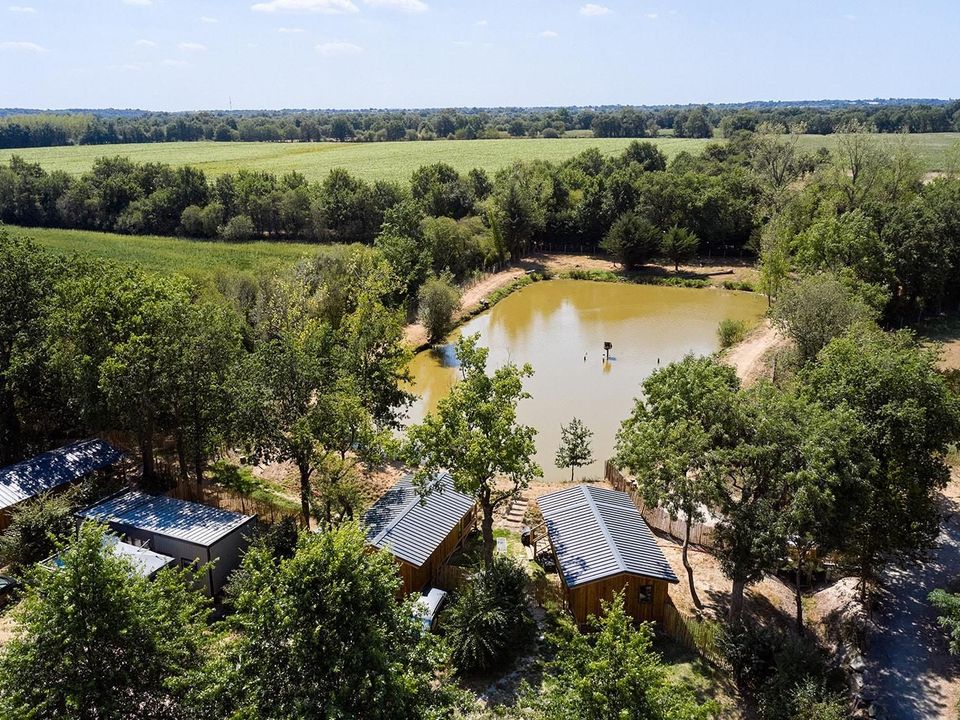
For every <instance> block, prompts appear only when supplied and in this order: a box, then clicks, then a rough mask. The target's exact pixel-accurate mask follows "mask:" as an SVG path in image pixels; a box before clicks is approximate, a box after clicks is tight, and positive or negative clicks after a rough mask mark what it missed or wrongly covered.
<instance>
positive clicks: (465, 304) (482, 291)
mask: <svg viewBox="0 0 960 720" xmlns="http://www.w3.org/2000/svg"><path fill="white" fill-rule="evenodd" d="M525 272H526V269H525V268H523V267H515V268H510V269H508V270H503V271H501V272H498V273H493V274H492V275H487V276H486V277H484V278H482V279H481V280H479V281H478V282H475V283H474V284H473V285H470V286H469V287H467V288H465V289H464V291H463V295H462V296H461V297H460V311H459V312H458V314H457V317H458V318H462V317H465V316H467V315H469V314H470V313H472V312H473V311H474V310H475V309H476V307H477V305H479V304H480V301H481V300H483V299H484V298H485V297H486V296H487V295H489V294H490V293H492V292H493V291H494V290H497V289H499V288H502V287H503V286H504V285H508V284H509V283H511V282H513V281H514V280H516V279H517V278H518V277H520V276H521V275H523V274H524V273H525ZM404 337H405V338H406V341H407V344H408V345H412V346H413V347H415V348H420V347H423V346H424V345H426V343H427V330H426V328H425V327H423V325H421V324H420V323H418V322H417V323H411V324H409V325H407V327H406V328H405V330H404Z"/></svg>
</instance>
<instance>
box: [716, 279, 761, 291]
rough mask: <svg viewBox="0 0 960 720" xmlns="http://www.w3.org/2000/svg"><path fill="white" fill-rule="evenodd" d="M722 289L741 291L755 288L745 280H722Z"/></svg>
mask: <svg viewBox="0 0 960 720" xmlns="http://www.w3.org/2000/svg"><path fill="white" fill-rule="evenodd" d="M723 289H724V290H742V291H743V292H754V291H755V290H756V288H754V287H753V283H751V282H747V281H746V280H724V281H723Z"/></svg>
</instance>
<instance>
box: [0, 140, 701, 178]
mask: <svg viewBox="0 0 960 720" xmlns="http://www.w3.org/2000/svg"><path fill="white" fill-rule="evenodd" d="M630 142H631V140H630V139H627V138H597V139H595V138H559V139H554V140H544V139H532V138H531V139H526V138H524V139H519V140H435V141H432V142H395V143H332V142H331V143H241V142H225V143H216V142H195V143H145V144H136V145H78V146H73V147H51V148H24V149H21V150H0V161H2V162H7V161H8V160H9V158H10V156H11V155H20V156H22V157H23V158H25V159H26V160H29V161H31V162H39V163H41V164H42V165H43V167H44V168H46V169H47V170H65V171H66V172H69V173H74V174H78V173H81V172H84V171H86V170H89V169H90V166H91V165H93V161H94V160H95V159H96V158H98V157H103V156H105V155H106V156H114V155H125V156H127V157H129V158H130V159H132V160H135V161H137V162H164V163H169V164H171V165H194V166H196V167H199V168H202V169H203V170H205V171H206V172H207V173H209V174H210V175H221V174H223V173H227V172H233V171H236V170H239V169H240V168H246V169H248V170H265V171H268V172H272V173H277V174H282V173H285V172H290V171H291V170H296V171H297V172H300V173H303V174H304V175H305V176H306V177H307V178H308V179H310V180H322V179H323V178H324V177H326V175H327V173H329V172H330V170H332V169H333V168H336V167H344V168H347V170H349V171H350V172H351V173H352V174H354V175H357V176H358V177H361V178H363V179H365V180H370V181H373V180H393V181H402V182H406V181H407V180H409V179H410V176H411V175H412V174H413V171H414V170H416V169H417V168H418V167H420V166H421V165H429V164H431V163H436V162H440V161H443V162H446V163H449V164H450V165H452V166H453V167H455V168H456V169H457V170H458V171H460V172H467V171H468V170H471V169H473V168H475V167H480V168H483V169H484V170H486V171H487V172H489V173H491V174H492V173H494V172H496V171H497V170H499V169H500V168H502V167H505V166H507V165H509V164H510V163H512V162H513V161H515V160H550V161H553V162H558V161H562V160H565V159H567V158H568V157H571V156H573V155H576V154H577V153H580V152H583V151H584V150H586V149H587V148H591V147H596V148H599V149H600V151H601V152H604V153H607V154H614V153H618V152H622V151H623V149H624V148H625V147H626V146H627V145H629V144H630ZM655 142H656V143H657V145H659V146H660V148H661V149H662V150H663V151H664V153H666V154H667V156H668V157H673V156H674V155H676V154H677V153H678V152H680V151H681V150H687V151H690V152H700V150H701V149H702V148H703V146H704V145H705V144H706V143H707V142H709V141H707V140H692V139H677V138H658V139H657V140H655Z"/></svg>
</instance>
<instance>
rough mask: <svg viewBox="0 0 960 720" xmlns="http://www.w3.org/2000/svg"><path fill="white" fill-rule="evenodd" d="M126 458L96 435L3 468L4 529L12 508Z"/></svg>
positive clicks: (0, 510)
mask: <svg viewBox="0 0 960 720" xmlns="http://www.w3.org/2000/svg"><path fill="white" fill-rule="evenodd" d="M122 458H123V455H122V454H121V453H120V451H119V450H117V449H116V448H115V447H113V446H112V445H110V444H109V443H107V442H105V441H103V440H100V439H97V438H94V439H91V440H80V441H78V442H74V443H70V444H69V445H64V446H63V447H61V448H57V449H55V450H49V451H47V452H45V453H41V454H39V455H37V456H36V457H32V458H30V459H29V460H23V461H22V462H18V463H14V464H13V465H8V466H7V467H4V468H0V531H3V530H6V528H7V527H8V526H9V525H10V514H11V511H12V510H13V509H14V508H15V507H16V506H17V505H19V504H21V503H24V502H27V501H29V500H31V499H33V498H35V497H37V496H38V495H42V494H43V493H48V492H54V491H57V490H63V489H65V488H67V487H69V486H70V485H71V484H73V483H75V482H78V481H79V480H82V479H83V478H85V477H88V476H90V475H92V474H94V473H98V472H107V471H110V470H111V469H113V468H114V466H115V465H116V464H117V463H118V462H119V461H120V460H121V459H122Z"/></svg>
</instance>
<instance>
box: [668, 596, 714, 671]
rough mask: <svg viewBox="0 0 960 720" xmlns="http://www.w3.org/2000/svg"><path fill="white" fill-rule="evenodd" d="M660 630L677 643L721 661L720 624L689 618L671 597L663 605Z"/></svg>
mask: <svg viewBox="0 0 960 720" xmlns="http://www.w3.org/2000/svg"><path fill="white" fill-rule="evenodd" d="M659 630H660V632H661V633H663V634H664V635H666V636H667V637H669V638H671V639H672V640H674V641H675V642H676V643H677V644H679V645H682V646H683V647H685V648H687V649H688V650H691V651H693V652H696V653H699V654H700V655H703V657H705V658H706V659H707V660H709V661H711V662H719V660H720V655H719V652H718V650H717V637H718V635H719V633H720V625H719V624H718V623H714V622H710V621H709V620H703V621H701V620H696V619H694V618H688V617H686V616H685V615H683V613H681V612H680V611H679V610H677V607H676V605H674V604H673V603H672V602H671V601H670V598H667V602H666V603H665V604H664V606H663V622H661V623H660V626H659Z"/></svg>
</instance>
